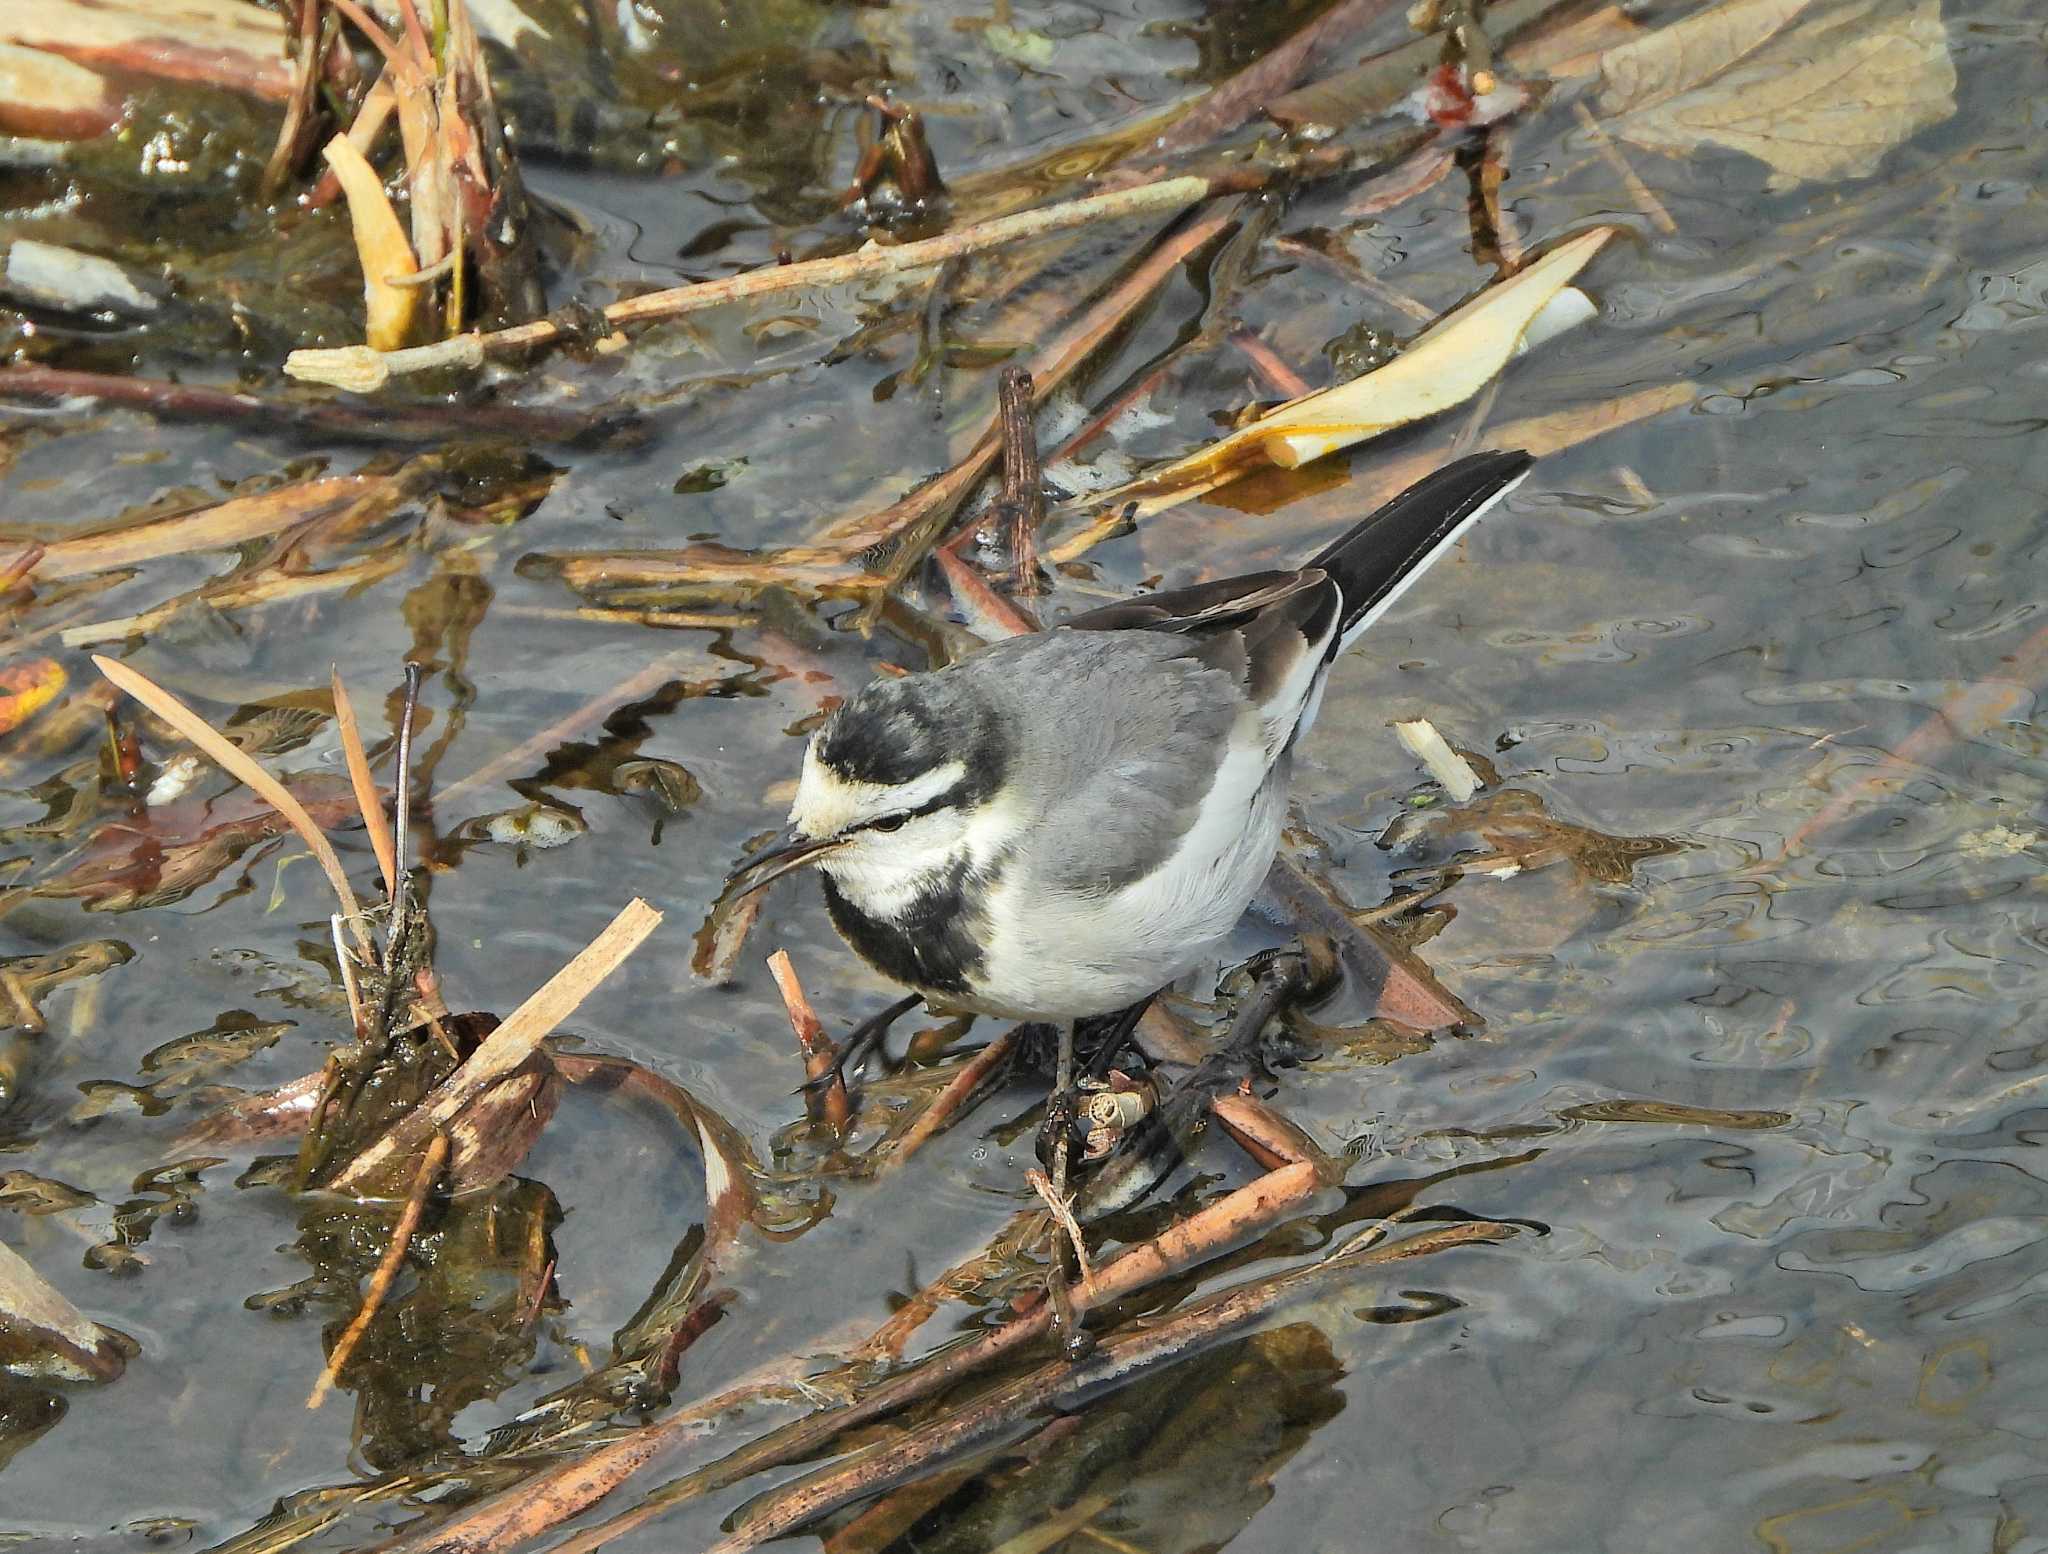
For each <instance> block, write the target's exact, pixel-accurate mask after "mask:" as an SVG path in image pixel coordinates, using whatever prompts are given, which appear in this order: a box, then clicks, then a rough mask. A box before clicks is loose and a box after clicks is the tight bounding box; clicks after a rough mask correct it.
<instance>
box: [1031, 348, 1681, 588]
mask: <svg viewBox="0 0 2048 1554" xmlns="http://www.w3.org/2000/svg"><path fill="white" fill-rule="evenodd" d="M1698 396H1699V389H1698V388H1697V387H1696V386H1695V385H1693V384H1690V383H1660V384H1655V385H1653V386H1652V387H1649V388H1644V389H1637V390H1636V391H1634V392H1633V393H1629V394H1623V395H1622V396H1620V397H1619V398H1618V399H1610V400H1605V401H1603V402H1601V403H1600V404H1597V405H1585V406H1581V407H1579V408H1577V409H1572V410H1558V411H1552V412H1550V413H1548V414H1546V415H1537V416H1528V417H1526V418H1524V419H1523V420H1520V421H1510V422H1508V423H1507V424H1506V425H1505V426H1498V427H1495V428H1494V430H1493V431H1492V433H1491V434H1490V435H1489V436H1488V438H1487V441H1488V442H1489V443H1490V444H1491V445H1492V446H1494V447H1496V448H1526V449H1527V450H1528V451H1529V452H1530V453H1532V454H1534V455H1535V456H1536V457H1537V458H1542V457H1543V456H1544V455H1545V454H1550V453H1557V452H1561V451H1562V450H1564V449H1566V448H1575V447H1577V446H1578V445H1579V444H1581V443H1585V442H1591V441H1592V440H1593V439H1594V438H1595V437H1600V436H1603V435H1605V434H1606V433H1608V432H1611V431H1615V430H1617V429H1619V428H1621V427H1624V426H1628V425H1631V424H1633V423H1634V422H1637V421H1640V420H1643V419H1645V418H1646V417H1649V416H1653V415H1658V414H1661V413H1662V412H1664V411H1666V410H1674V409H1677V408H1678V407H1679V406H1681V405H1689V404H1691V403H1692V402H1693V400H1694V399H1696V398H1697V397H1698ZM1442 462H1443V460H1442V455H1441V453H1440V451H1439V450H1438V449H1437V448H1435V447H1426V448H1420V449H1417V450H1415V451H1414V452H1412V453H1407V454H1403V455H1401V456H1400V457H1398V458H1392V459H1388V460H1386V461H1385V462H1384V463H1381V464H1376V465H1374V466H1373V467H1372V468H1371V470H1370V471H1362V472H1361V473H1362V474H1364V475H1365V479H1364V480H1363V481H1361V480H1359V478H1358V477H1357V476H1354V477H1353V482H1354V484H1356V485H1358V486H1359V487H1360V489H1359V500H1358V505H1357V510H1360V511H1363V510H1367V509H1368V508H1369V507H1370V505H1371V504H1372V503H1374V502H1376V501H1378V502H1383V501H1387V500H1389V499H1391V498H1392V497H1393V496H1394V495H1395V494H1396V493H1398V492H1399V491H1401V490H1402V489H1403V488H1404V487H1406V486H1410V485H1413V484H1414V483H1415V482H1416V481H1418V480H1420V479H1421V478H1422V477H1423V476H1424V475H1427V474H1428V473H1429V472H1430V471H1431V470H1434V469H1436V468H1437V467H1438V466H1439V465H1440V464H1441V463H1442ZM1166 510H1167V509H1155V511H1166ZM1151 516H1153V513H1152V512H1141V513H1139V514H1136V515H1134V516H1133V517H1126V516H1124V513H1123V512H1122V510H1114V511H1110V512H1106V513H1104V514H1102V515H1101V516H1099V517H1097V518H1095V519H1094V520H1093V521H1092V522H1090V523H1089V524H1088V526H1087V527H1086V528H1083V529H1080V530H1078V531H1077V532H1076V533H1074V534H1073V535H1071V536H1070V537H1069V538H1067V539H1065V540H1063V541H1061V542H1060V543H1059V544H1058V545H1055V546H1054V547H1053V548H1052V550H1051V553H1050V559H1051V560H1052V561H1053V562H1055V563H1061V564H1063V563H1065V562H1069V561H1078V560H1079V559H1080V558H1081V557H1083V556H1085V555H1086V554H1087V553H1088V552H1089V551H1091V550H1093V549H1094V548H1095V547H1096V546H1097V545H1100V544H1101V543H1102V542H1103V541H1104V540H1111V539H1116V538H1117V537H1119V536H1120V535H1123V534H1125V533H1128V532H1129V530H1130V528H1131V525H1132V523H1133V522H1134V521H1135V520H1136V518H1138V517H1151Z"/></svg>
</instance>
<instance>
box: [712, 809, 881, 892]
mask: <svg viewBox="0 0 2048 1554" xmlns="http://www.w3.org/2000/svg"><path fill="white" fill-rule="evenodd" d="M850 840H852V838H850V837H844V836H824V837H817V838H812V837H807V836H798V835H797V833H796V828H795V827H794V826H789V827H785V828H784V830H783V832H782V834H781V835H780V836H778V837H776V838H775V840H774V841H773V842H771V843H769V844H768V850H767V851H766V852H760V853H756V854H755V855H754V856H753V857H751V858H749V859H748V860H747V861H746V862H745V863H743V864H741V865H740V867H738V868H737V869H735V870H733V871H732V874H731V875H730V876H729V877H728V878H727V879H726V882H725V890H724V893H723V894H722V895H721V897H720V899H721V900H724V901H737V900H738V899H739V898H740V897H741V896H748V895H752V894H753V893H754V892H755V891H757V890H760V889H761V888H762V887H763V886H766V885H772V884H774V883H775V881H777V880H779V879H781V878H782V876H783V875H785V874H788V873H789V872H790V871H791V870H793V869H801V868H802V867H803V866H804V865H805V864H807V863H814V862H816V861H817V860H818V859H819V858H822V857H823V856H824V855H825V854H826V853H829V852H836V851H837V850H838V849H839V848H842V847H844V846H845V845H846V844H847V843H848V842H849V841H850Z"/></svg>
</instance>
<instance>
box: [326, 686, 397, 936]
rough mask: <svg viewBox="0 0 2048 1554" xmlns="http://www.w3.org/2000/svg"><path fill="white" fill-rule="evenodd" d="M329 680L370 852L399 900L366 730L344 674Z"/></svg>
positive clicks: (393, 858)
mask: <svg viewBox="0 0 2048 1554" xmlns="http://www.w3.org/2000/svg"><path fill="white" fill-rule="evenodd" d="M327 673H328V680H329V684H330V685H331V687H332V689H333V692H334V721H335V725H336V727H337V728H338V729H339V730H340V732H341V753H342V757H343V759H344V760H345V761H347V763H348V780H349V786H350V787H352V788H354V789H355V793H356V808H357V809H359V810H361V811H362V812H363V826H364V828H365V829H366V830H367V831H368V832H369V833H370V850H371V851H372V852H374V853H375V854H376V855H377V869H378V872H379V873H381V874H382V875H383V876H384V894H385V895H386V896H387V897H389V898H390V899H391V900H393V901H396V900H397V899H398V855H397V854H396V853H395V852H394V851H393V850H392V846H391V823H390V821H388V820H386V819H385V818H384V798H383V795H382V794H380V793H378V791H377V784H376V781H375V779H373V778H372V777H371V776H370V758H369V757H368V756H367V755H366V754H365V753H364V751H363V731H362V729H361V727H360V726H359V725H358V724H357V723H356V709H355V705H354V703H352V702H351V701H350V700H349V699H348V688H347V687H346V686H344V685H343V684H342V683H341V671H340V670H339V669H338V668H335V667H333V666H332V665H330V666H329V668H328V671H327Z"/></svg>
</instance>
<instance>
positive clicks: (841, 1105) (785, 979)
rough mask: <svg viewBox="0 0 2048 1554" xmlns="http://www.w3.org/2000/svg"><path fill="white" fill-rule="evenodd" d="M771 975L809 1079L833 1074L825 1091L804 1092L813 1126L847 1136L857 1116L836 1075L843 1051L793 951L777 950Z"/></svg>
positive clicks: (842, 1081)
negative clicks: (814, 1004) (808, 994)
mask: <svg viewBox="0 0 2048 1554" xmlns="http://www.w3.org/2000/svg"><path fill="white" fill-rule="evenodd" d="M768 975H769V976H771V977H773V978H774V979H775V991H776V992H778V993H780V994H781V995H782V1007H783V1008H784V1009H785V1010H787V1011H788V1013H789V1025H790V1029H791V1030H793V1031H795V1032H796V1041H797V1045H798V1046H799V1047H801V1048H803V1052H804V1074H805V1076H806V1077H807V1078H809V1079H811V1080H813V1081H815V1080H819V1079H823V1078H824V1077H825V1076H826V1075H827V1074H832V1083H831V1084H829V1085H826V1086H825V1087H824V1088H823V1089H822V1090H816V1089H807V1090H805V1091H804V1110H806V1111H807V1112H809V1113H810V1114H811V1121H812V1122H814V1123H815V1122H822V1123H824V1124H825V1126H827V1127H828V1128H830V1129H831V1130H832V1131H833V1132H834V1133H844V1132H845V1131H846V1124H847V1122H848V1121H849V1120H850V1119H851V1118H852V1116H853V1103H852V1102H850V1101H849V1100H847V1098H846V1080H845V1078H844V1076H842V1075H839V1074H833V1073H832V1064H833V1062H834V1061H835V1060H836V1059H837V1058H838V1056H839V1051H838V1049H837V1048H836V1047H835V1046H834V1045H833V1042H832V1038H831V1037H829V1036H827V1035H826V1034H825V1027H824V1025H823V1024H821V1023H820V1022H819V1020H818V1016H817V1014H816V1012H815V1011H814V1010H813V1009H812V1008H811V1003H810V1000H809V999H807V998H805V997H804V989H803V984H802V983H801V982H799V981H797V977H796V967H795V966H794V965H793V964H791V962H790V959H789V951H787V950H777V951H776V952H775V953H774V954H773V955H771V956H769V957H768Z"/></svg>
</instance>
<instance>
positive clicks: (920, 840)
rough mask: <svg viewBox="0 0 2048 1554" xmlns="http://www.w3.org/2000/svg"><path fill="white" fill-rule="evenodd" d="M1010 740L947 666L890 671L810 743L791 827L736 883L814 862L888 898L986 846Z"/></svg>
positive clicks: (752, 885)
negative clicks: (902, 673)
mask: <svg viewBox="0 0 2048 1554" xmlns="http://www.w3.org/2000/svg"><path fill="white" fill-rule="evenodd" d="M1005 765H1006V741H1005V738H1004V733H1003V729H1002V726H1001V722H1000V720H999V719H998V718H997V717H996V716H995V714H994V711H993V709H991V708H989V707H988V706H987V705H986V704H985V702H984V700H983V699H982V698H981V697H980V696H979V695H977V694H976V692H975V688H973V687H971V686H969V685H967V684H965V683H964V682H962V681H961V680H959V679H958V678H957V677H954V676H950V675H947V674H944V673H939V674H923V675H911V676H907V677H905V678H903V679H898V680H879V681H876V682H875V683H874V684H872V685H869V686H867V687H866V688H865V689H864V690H862V691H861V692H860V694H859V695H857V696H855V697H854V698H853V699H852V700H851V701H849V702H847V703H846V704H845V705H844V706H843V707H841V708H840V709H839V710H838V711H837V712H835V713H833V714H832V716H831V717H830V718H829V719H827V720H826V722H825V725H824V726H823V727H822V728H820V729H819V730H818V732H817V733H816V734H815V735H813V736H812V738H811V743H810V748H809V749H807V750H806V751H805V752H804V766H803V774H802V776H801V777H800V778H799V779H798V781H797V791H796V800H795V802H794V803H792V804H791V805H790V810H789V821H790V823H789V827H788V829H787V830H786V831H784V832H783V834H782V835H781V836H779V837H778V838H776V840H775V842H774V843H773V844H772V845H771V846H770V848H769V849H768V850H767V851H766V852H764V853H761V854H758V855H757V856H755V857H754V858H753V859H752V860H750V861H749V862H748V864H747V865H746V866H745V867H744V868H743V869H741V870H740V871H739V872H738V873H736V874H735V875H733V877H732V879H731V881H730V882H729V883H728V886H727V889H728V891H729V892H734V893H741V894H743V893H745V892H747V891H751V890H758V889H760V888H761V887H762V886H764V885H766V884H768V883H769V882H770V881H771V880H774V879H777V878H779V877H780V876H782V875H784V874H787V873H788V872H789V871H790V870H792V869H798V868H802V867H803V866H804V865H805V864H809V863H815V864H817V865H818V867H819V868H821V869H823V870H824V871H825V872H826V873H828V874H830V875H831V876H832V877H833V879H834V881H835V882H836V883H838V884H839V885H841V886H842V887H844V888H847V889H848V890H849V891H851V892H853V893H856V894H858V895H860V896H862V897H864V898H867V899H869V900H870V901H874V902H877V903H878V904H879V903H882V902H886V901H888V900H889V899H890V898H894V897H898V896H907V895H910V894H914V893H915V892H916V890H917V889H918V887H919V884H920V882H921V881H923V880H924V879H926V878H927V877H928V876H929V875H931V874H932V873H933V872H934V871H936V870H942V869H945V868H948V867H950V866H952V865H953V864H954V863H956V862H957V861H958V860H960V859H961V858H963V857H966V858H968V859H969V860H970V862H980V861H982V860H981V859H980V858H979V856H978V855H979V854H980V853H981V852H983V851H984V850H985V845H984V844H986V843H987V841H988V840H989V839H990V838H991V836H992V835H993V834H994V832H995V831H996V830H997V829H1000V828H999V827H996V826H993V825H992V822H993V821H995V819H996V810H997V806H998V802H999V798H1000V792H1001V784H1002V777H1003V771H1004V767H1005Z"/></svg>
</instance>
